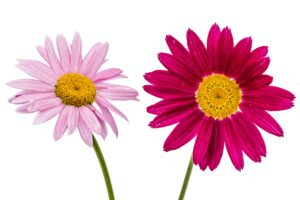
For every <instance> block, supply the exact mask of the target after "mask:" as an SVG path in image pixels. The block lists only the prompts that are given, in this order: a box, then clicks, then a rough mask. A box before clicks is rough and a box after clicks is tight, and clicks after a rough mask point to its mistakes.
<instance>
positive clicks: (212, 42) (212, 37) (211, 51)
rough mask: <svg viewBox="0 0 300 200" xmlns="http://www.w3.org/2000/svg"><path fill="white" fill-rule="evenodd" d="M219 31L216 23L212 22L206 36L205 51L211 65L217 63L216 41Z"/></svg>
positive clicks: (217, 41)
mask: <svg viewBox="0 0 300 200" xmlns="http://www.w3.org/2000/svg"><path fill="white" fill-rule="evenodd" d="M220 35H221V31H220V28H219V26H218V24H214V25H213V26H212V27H211V28H210V31H209V33H208V37H207V53H208V55H209V57H210V60H211V64H212V67H213V66H217V65H218V54H217V52H218V43H219V39H220Z"/></svg>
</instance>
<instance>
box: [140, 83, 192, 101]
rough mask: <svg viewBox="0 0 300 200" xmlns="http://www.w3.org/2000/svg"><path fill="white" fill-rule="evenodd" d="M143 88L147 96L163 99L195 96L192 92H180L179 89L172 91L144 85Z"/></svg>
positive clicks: (171, 89) (172, 89)
mask: <svg viewBox="0 0 300 200" xmlns="http://www.w3.org/2000/svg"><path fill="white" fill-rule="evenodd" d="M143 88H144V90H145V91H146V92H148V93H149V94H152V95H153V96H156V97H159V98H164V99H167V98H183V97H194V96H195V94H193V91H191V92H187V91H182V90H180V89H174V88H165V87H160V86H152V85H144V86H143Z"/></svg>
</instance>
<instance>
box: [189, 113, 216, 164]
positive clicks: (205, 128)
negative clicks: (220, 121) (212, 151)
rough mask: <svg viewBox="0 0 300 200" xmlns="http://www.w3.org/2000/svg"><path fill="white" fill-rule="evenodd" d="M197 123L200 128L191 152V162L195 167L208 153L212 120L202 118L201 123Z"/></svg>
mask: <svg viewBox="0 0 300 200" xmlns="http://www.w3.org/2000/svg"><path fill="white" fill-rule="evenodd" d="M198 123H199V126H200V127H201V128H200V129H199V131H198V135H197V138H196V142H195V145H194V150H193V162H194V164H195V165H198V164H199V163H200V162H201V161H202V160H203V158H204V156H205V154H206V153H207V151H208V146H209V143H210V138H211V135H212V128H213V123H214V120H213V119H212V118H207V117H203V118H202V120H201V122H198ZM200 124H201V125H200Z"/></svg>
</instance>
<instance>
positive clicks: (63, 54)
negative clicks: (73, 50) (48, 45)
mask: <svg viewBox="0 0 300 200" xmlns="http://www.w3.org/2000/svg"><path fill="white" fill-rule="evenodd" d="M56 45H57V50H58V54H59V58H60V62H61V67H62V70H63V71H64V73H69V72H70V67H71V58H70V50H69V46H68V43H67V40H66V38H65V37H64V36H63V35H57V37H56Z"/></svg>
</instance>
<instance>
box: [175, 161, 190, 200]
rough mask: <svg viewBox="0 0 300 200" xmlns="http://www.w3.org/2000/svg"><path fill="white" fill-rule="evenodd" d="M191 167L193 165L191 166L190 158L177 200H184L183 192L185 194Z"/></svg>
mask: <svg viewBox="0 0 300 200" xmlns="http://www.w3.org/2000/svg"><path fill="white" fill-rule="evenodd" d="M193 165H194V164H193V157H191V159H190V163H189V165H188V168H187V170H186V173H185V177H184V181H183V184H182V188H181V191H180V195H179V198H178V200H183V199H184V195H185V192H186V189H187V187H188V184H189V180H190V177H191V174H192V170H193Z"/></svg>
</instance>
